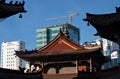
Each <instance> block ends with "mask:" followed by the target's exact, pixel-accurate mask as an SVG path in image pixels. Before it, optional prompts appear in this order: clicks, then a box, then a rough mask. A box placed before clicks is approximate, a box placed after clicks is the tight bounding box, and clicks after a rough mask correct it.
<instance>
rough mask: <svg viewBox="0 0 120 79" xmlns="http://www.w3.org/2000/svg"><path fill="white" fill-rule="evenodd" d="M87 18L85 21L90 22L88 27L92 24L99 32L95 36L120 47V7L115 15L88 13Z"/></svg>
mask: <svg viewBox="0 0 120 79" xmlns="http://www.w3.org/2000/svg"><path fill="white" fill-rule="evenodd" d="M86 16H87V17H86V18H85V19H84V21H88V25H89V23H90V24H91V25H92V26H93V27H94V28H95V29H96V30H97V33H96V34H95V35H99V36H101V37H103V38H106V39H108V40H111V41H113V42H116V43H118V44H119V45H120V28H119V26H120V7H116V12H115V13H109V14H90V13H86Z"/></svg>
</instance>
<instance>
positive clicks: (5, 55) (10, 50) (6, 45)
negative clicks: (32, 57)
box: [1, 41, 25, 70]
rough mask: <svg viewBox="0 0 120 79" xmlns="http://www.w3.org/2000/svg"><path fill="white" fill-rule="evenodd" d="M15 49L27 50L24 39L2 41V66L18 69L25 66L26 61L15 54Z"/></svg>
mask: <svg viewBox="0 0 120 79" xmlns="http://www.w3.org/2000/svg"><path fill="white" fill-rule="evenodd" d="M15 50H25V43H24V42H23V41H12V42H2V44H1V67H2V68H7V69H13V70H18V69H19V67H25V61H23V60H22V59H20V58H18V57H17V56H16V55H15Z"/></svg>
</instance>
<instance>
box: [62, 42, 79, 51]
mask: <svg viewBox="0 0 120 79" xmlns="http://www.w3.org/2000/svg"><path fill="white" fill-rule="evenodd" d="M61 41H62V42H63V43H65V44H66V45H68V46H70V47H71V48H73V49H75V50H77V48H76V47H74V46H72V45H70V44H69V43H67V42H65V41H64V40H61Z"/></svg>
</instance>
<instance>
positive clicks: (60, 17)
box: [46, 12, 79, 24]
mask: <svg viewBox="0 0 120 79" xmlns="http://www.w3.org/2000/svg"><path fill="white" fill-rule="evenodd" d="M74 15H77V16H79V13H71V12H69V14H68V15H65V16H58V17H53V18H47V19H46V21H49V20H56V19H62V18H66V17H69V23H70V24H72V16H74Z"/></svg>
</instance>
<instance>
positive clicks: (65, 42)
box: [38, 30, 84, 52]
mask: <svg viewBox="0 0 120 79" xmlns="http://www.w3.org/2000/svg"><path fill="white" fill-rule="evenodd" d="M67 34H68V33H67ZM78 49H79V50H82V49H84V47H83V46H82V45H80V44H78V43H75V42H73V41H72V40H71V39H70V38H69V36H68V35H66V33H63V32H62V31H61V30H60V31H59V33H58V34H57V36H56V37H55V38H54V39H53V40H52V41H50V42H49V43H48V44H47V45H45V46H44V47H42V48H40V49H38V51H39V52H56V51H61V50H62V51H65V50H78Z"/></svg>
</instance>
